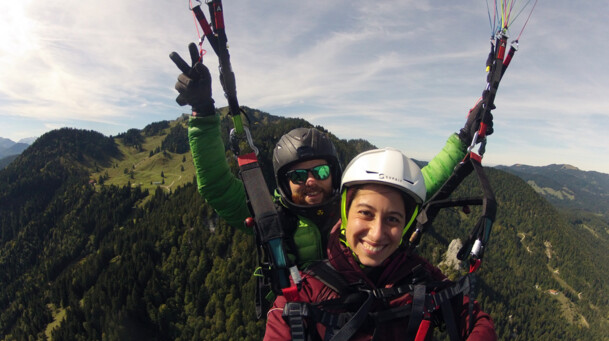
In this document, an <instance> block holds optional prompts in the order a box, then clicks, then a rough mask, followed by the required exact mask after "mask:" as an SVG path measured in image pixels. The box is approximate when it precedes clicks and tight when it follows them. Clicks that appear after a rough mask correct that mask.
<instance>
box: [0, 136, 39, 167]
mask: <svg viewBox="0 0 609 341" xmlns="http://www.w3.org/2000/svg"><path fill="white" fill-rule="evenodd" d="M34 141H36V137H28V138H24V139H21V140H19V141H18V142H14V141H13V140H10V139H7V138H4V137H0V169H3V168H4V167H6V166H7V165H8V164H9V163H11V162H12V161H13V160H14V159H16V158H17V156H18V155H19V154H21V153H22V152H23V151H24V150H25V149H26V148H27V147H29V146H30V145H31V144H32V143H33V142H34Z"/></svg>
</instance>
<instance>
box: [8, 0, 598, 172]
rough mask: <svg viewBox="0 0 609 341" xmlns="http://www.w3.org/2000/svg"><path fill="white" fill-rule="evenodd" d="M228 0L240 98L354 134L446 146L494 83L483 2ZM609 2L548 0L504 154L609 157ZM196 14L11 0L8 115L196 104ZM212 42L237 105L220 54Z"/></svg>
mask: <svg viewBox="0 0 609 341" xmlns="http://www.w3.org/2000/svg"><path fill="white" fill-rule="evenodd" d="M521 3H524V2H521ZM224 5H225V13H226V15H225V20H226V23H227V34H228V36H229V44H230V47H231V50H230V51H231V57H232V61H233V66H234V70H235V73H236V76H237V90H238V94H239V99H240V103H241V104H242V105H248V106H251V107H255V108H259V109H262V110H265V111H269V112H270V113H272V114H277V115H282V114H286V115H295V116H300V117H303V118H305V119H307V120H309V121H311V122H312V123H314V124H319V125H323V126H325V127H326V128H328V129H329V130H331V131H333V132H334V133H335V134H337V135H338V136H339V137H343V138H360V137H361V138H366V139H369V140H371V141H373V143H375V144H377V145H379V146H380V145H390V144H395V145H396V147H398V148H402V149H404V150H405V151H408V150H407V149H411V150H413V148H415V149H416V150H413V152H414V153H419V154H417V155H414V154H413V153H409V155H413V156H414V157H419V158H423V159H425V158H430V157H431V156H432V155H433V154H434V153H435V151H437V149H436V148H440V147H441V145H442V144H443V142H444V140H445V137H446V136H447V135H448V134H450V133H451V132H452V131H456V130H457V129H458V128H459V126H460V125H461V124H463V122H464V119H465V114H466V112H467V110H468V109H469V108H470V107H471V105H472V104H473V103H474V101H475V99H476V98H477V97H478V96H479V95H480V94H481V92H482V89H483V87H484V85H485V84H484V81H485V74H484V70H483V67H484V61H485V59H486V54H487V52H488V38H489V33H490V25H489V22H488V18H487V16H486V6H485V4H483V3H482V4H481V3H479V2H474V1H466V2H465V3H462V2H459V3H454V4H453V3H441V4H440V3H436V2H433V1H412V0H411V1H397V0H394V1H383V2H378V1H377V2H374V1H360V0H357V1H347V0H342V1H321V0H313V1H300V2H284V1H274V0H261V1H256V2H252V1H245V0H239V1H238V0H234V1H230V2H228V1H227V2H225V4H224ZM204 7H205V6H204ZM600 7H601V5H600V4H598V3H585V4H584V3H574V2H571V1H566V0H557V1H554V2H552V4H551V6H550V5H549V4H548V3H544V2H540V3H539V4H538V7H537V9H536V11H535V13H533V16H532V18H531V21H530V22H529V24H528V26H527V29H526V31H525V32H524V34H523V37H522V39H521V43H520V45H521V49H520V51H519V52H518V53H517V55H516V58H515V59H514V62H513V63H512V65H511V66H510V70H508V72H507V73H506V77H505V79H504V81H503V83H502V85H501V87H500V89H499V94H498V97H497V107H498V108H497V110H496V121H495V123H496V131H497V133H496V134H495V135H494V136H492V137H491V141H492V142H491V143H490V144H489V145H490V146H492V143H495V144H496V147H495V148H496V149H494V150H500V151H501V153H500V155H492V156H491V155H488V156H487V157H488V158H490V159H492V158H493V157H497V158H498V161H497V163H509V162H507V161H508V160H516V159H517V158H518V157H521V158H522V159H523V160H524V159H525V155H528V154H527V153H523V152H522V150H521V149H523V150H527V149H529V150H534V151H536V152H535V153H534V154H535V157H534V158H532V161H537V162H543V163H562V162H565V163H573V164H575V165H576V166H580V167H582V168H583V166H581V165H579V164H578V163H582V164H583V163H584V162H586V161H585V160H581V159H579V158H577V157H576V155H589V151H593V152H594V153H595V154H594V155H596V157H595V156H593V158H595V159H597V160H599V161H597V163H598V164H599V165H601V166H602V167H605V168H603V169H602V170H604V171H605V172H609V166H606V165H607V159H604V161H603V160H601V159H603V158H607V156H599V154H602V155H608V154H609V152H608V151H607V147H606V146H607V145H609V143H607V139H606V137H604V130H606V128H607V125H608V124H609V120H608V118H607V116H608V115H609V113H608V112H607V109H606V108H609V103H608V102H607V96H606V95H605V94H606V93H607V92H608V91H609V85H608V83H607V82H605V81H604V80H605V79H607V76H608V73H609V71H607V69H606V68H603V67H602V65H603V64H602V61H603V57H604V56H605V55H607V47H606V44H602V43H599V42H602V41H604V40H603V39H604V36H602V34H603V33H604V32H605V30H604V26H601V25H604V24H603V20H602V13H603V11H602V10H600ZM526 14H528V13H525V14H523V15H522V16H521V18H519V20H522V21H524V18H526ZM522 21H521V22H522ZM195 27H196V26H195V23H194V21H193V19H192V16H191V14H190V13H188V11H187V9H186V3H183V4H182V3H180V4H178V3H176V2H174V1H158V2H155V3H150V2H144V1H141V0H135V1H121V0H109V1H105V2H87V1H76V0H57V1H54V2H34V1H31V0H25V1H19V2H16V1H15V2H9V1H5V2H4V3H3V4H1V5H0V28H1V29H2V32H5V33H8V34H3V35H2V36H0V63H2V65H3V72H2V73H1V74H0V119H2V120H3V121H5V122H11V124H13V127H14V128H12V129H10V130H13V131H14V132H17V131H19V134H23V130H22V128H21V127H23V126H25V123H23V125H22V126H20V128H19V129H17V128H16V127H17V123H16V122H17V121H18V120H19V119H21V120H22V121H23V122H29V123H28V124H29V125H30V126H37V127H40V128H39V129H44V126H43V124H47V125H48V126H47V128H49V129H50V128H51V127H56V126H62V125H63V124H66V123H70V124H74V125H76V126H83V127H84V126H87V127H88V126H95V125H96V124H97V125H98V126H99V127H100V129H101V131H102V132H104V133H106V134H116V133H118V132H120V131H125V130H126V129H128V128H130V127H134V126H136V127H142V126H143V125H145V124H147V123H150V122H152V121H157V120H161V119H172V118H174V117H176V116H178V115H179V114H180V113H181V112H183V111H186V110H187V109H186V108H179V107H178V106H177V105H176V104H175V102H174V98H175V96H176V93H175V91H174V90H173V83H175V79H176V77H177V74H178V70H177V68H176V67H175V66H174V65H173V64H172V63H171V61H170V60H169V58H168V54H169V52H171V51H173V50H175V51H177V52H179V53H180V54H181V55H182V56H186V55H187V44H188V42H190V41H193V40H195V39H196V29H195ZM518 33H519V30H515V31H513V32H511V34H512V36H513V37H512V38H515V36H516V35H517V34H518ZM204 46H205V48H206V49H207V50H208V55H207V56H206V57H205V62H206V64H207V65H208V66H209V68H210V70H211V71H212V76H213V79H214V97H215V99H216V103H217V104H218V105H219V106H222V105H225V100H224V99H223V98H222V90H221V89H220V87H219V82H217V81H216V80H217V61H216V58H215V56H214V53H213V51H211V48H209V45H207V43H205V45H204ZM32 122H42V123H38V124H32ZM6 127H7V126H5V128H2V129H7V128H6ZM24 129H25V128H24ZM10 133H11V132H10V131H9V132H7V131H6V130H2V131H0V136H3V137H11V136H10ZM30 136H31V135H30ZM377 141H378V142H377ZM554 141H557V142H554ZM398 144H401V145H398ZM552 148H554V149H552ZM515 150H516V151H515ZM567 151H568V153H567ZM489 153H490V152H489ZM419 155H422V156H419ZM425 156H427V157H425ZM501 160H506V162H501ZM516 162H519V161H514V162H513V163H516ZM520 162H525V161H520ZM599 167H600V166H599ZM590 168H591V169H593V168H594V167H592V166H591V167H590ZM597 169H600V168H597Z"/></svg>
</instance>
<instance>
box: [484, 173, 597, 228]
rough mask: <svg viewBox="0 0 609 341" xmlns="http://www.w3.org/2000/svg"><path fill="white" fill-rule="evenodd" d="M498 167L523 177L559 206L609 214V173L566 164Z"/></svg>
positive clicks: (538, 191) (537, 190)
mask: <svg viewBox="0 0 609 341" xmlns="http://www.w3.org/2000/svg"><path fill="white" fill-rule="evenodd" d="M496 168H497V169H501V170H504V171H506V172H509V173H512V174H514V175H516V176H518V177H520V178H521V179H523V180H524V181H526V182H527V183H528V184H529V185H530V186H531V187H533V189H534V190H535V191H536V192H537V193H539V194H541V195H542V196H543V197H545V198H546V199H547V200H548V201H549V202H550V203H552V204H553V205H555V206H557V207H560V208H567V209H579V210H584V211H589V212H592V213H597V214H603V215H605V216H606V217H609V174H604V173H599V172H594V171H582V170H579V169H578V168H577V167H574V166H571V165H565V164H560V165H557V164H553V165H549V166H543V167H534V166H527V165H513V166H498V167H496Z"/></svg>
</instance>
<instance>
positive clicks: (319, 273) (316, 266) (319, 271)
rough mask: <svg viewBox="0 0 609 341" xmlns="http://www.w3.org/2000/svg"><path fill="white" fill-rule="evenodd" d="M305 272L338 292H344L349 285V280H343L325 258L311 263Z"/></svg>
mask: <svg viewBox="0 0 609 341" xmlns="http://www.w3.org/2000/svg"><path fill="white" fill-rule="evenodd" d="M307 272H308V273H310V274H311V275H313V276H315V278H317V279H319V280H320V281H321V282H322V283H324V284H325V285H327V286H328V287H330V289H332V290H334V291H335V292H337V293H338V294H341V293H344V292H345V291H346V290H347V288H348V287H349V286H350V285H349V282H347V280H345V278H344V277H343V276H342V275H341V274H340V273H339V272H338V271H337V270H336V269H335V268H334V267H333V266H332V264H330V261H329V260H327V259H325V260H322V261H319V262H316V263H313V264H312V265H311V266H310V267H309V268H308V269H307Z"/></svg>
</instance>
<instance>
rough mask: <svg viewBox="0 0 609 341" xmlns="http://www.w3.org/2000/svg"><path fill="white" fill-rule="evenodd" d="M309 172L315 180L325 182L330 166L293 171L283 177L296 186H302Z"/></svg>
mask: <svg viewBox="0 0 609 341" xmlns="http://www.w3.org/2000/svg"><path fill="white" fill-rule="evenodd" d="M309 172H311V174H313V177H314V178H315V179H317V180H326V179H327V178H329V177H330V165H319V166H315V167H313V168H309V169H293V170H291V171H288V172H287V173H285V175H286V176H287V177H288V179H290V181H292V183H294V184H296V185H302V184H304V183H305V182H306V181H307V179H308V178H309Z"/></svg>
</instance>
